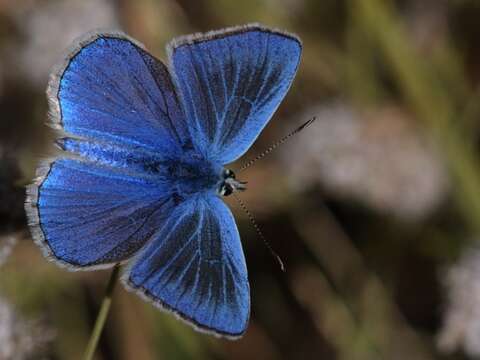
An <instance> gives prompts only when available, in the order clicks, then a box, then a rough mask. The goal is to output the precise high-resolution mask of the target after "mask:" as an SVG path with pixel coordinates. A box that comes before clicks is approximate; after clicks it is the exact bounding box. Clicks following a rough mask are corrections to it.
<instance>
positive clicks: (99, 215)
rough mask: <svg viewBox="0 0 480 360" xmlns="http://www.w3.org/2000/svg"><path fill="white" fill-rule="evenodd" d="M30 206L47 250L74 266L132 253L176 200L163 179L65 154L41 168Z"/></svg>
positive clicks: (100, 264) (37, 233)
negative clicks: (115, 168)
mask: <svg viewBox="0 0 480 360" xmlns="http://www.w3.org/2000/svg"><path fill="white" fill-rule="evenodd" d="M40 172H41V174H39V175H40V178H39V180H38V183H37V184H36V185H33V186H31V187H30V188H29V198H28V200H27V203H26V209H27V212H28V215H29V222H30V226H31V228H32V229H33V235H34V237H35V240H36V241H37V243H39V244H40V245H41V247H42V249H43V250H44V252H45V253H46V255H47V256H48V257H49V258H51V259H53V260H56V261H57V262H58V263H60V264H62V265H65V266H67V267H68V268H70V269H75V270H78V269H81V270H87V269H92V268H102V267H109V266H113V265H114V264H116V263H119V262H123V261H125V260H127V259H129V258H130V257H131V256H132V255H133V254H134V253H135V252H136V251H137V250H138V249H139V248H141V247H142V246H143V245H144V244H145V242H146V241H148V239H149V238H150V237H151V236H152V235H153V234H154V233H155V231H156V230H157V228H158V227H160V226H161V225H162V223H163V221H164V220H163V219H164V217H165V214H168V213H169V212H170V211H171V209H172V208H173V206H174V203H173V201H172V198H171V196H169V195H167V192H166V191H165V189H162V188H161V186H159V184H158V183H157V182H154V181H151V179H149V178H145V177H139V176H133V175H132V174H131V173H124V172H121V171H116V170H114V169H113V168H109V167H104V166H100V165H98V164H94V163H87V162H84V161H79V160H74V159H68V158H59V159H56V160H55V161H53V162H52V163H49V164H46V165H45V166H44V167H43V168H40Z"/></svg>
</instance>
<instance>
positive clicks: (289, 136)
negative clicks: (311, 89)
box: [238, 116, 317, 171]
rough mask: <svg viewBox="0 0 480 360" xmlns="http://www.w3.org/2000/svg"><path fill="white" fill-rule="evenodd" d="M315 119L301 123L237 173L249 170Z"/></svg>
mask: <svg viewBox="0 0 480 360" xmlns="http://www.w3.org/2000/svg"><path fill="white" fill-rule="evenodd" d="M316 119H317V118H316V117H315V116H314V117H312V118H311V119H310V120H308V121H307V122H305V123H303V124H302V125H300V126H299V127H298V128H296V129H295V130H293V131H292V132H291V133H290V134H288V135H286V136H284V137H283V138H281V139H280V140H277V141H275V142H274V143H273V144H272V145H270V146H269V147H268V148H267V149H266V150H264V151H263V152H261V153H260V154H258V155H257V156H256V157H255V158H253V159H251V160H249V161H247V162H246V163H245V164H244V165H243V166H242V167H241V168H240V170H238V171H243V170H245V169H246V168H249V167H250V166H252V165H253V164H254V163H255V162H256V161H257V160H260V159H262V158H263V157H265V156H266V155H267V154H269V153H271V152H272V151H273V150H275V148H277V147H278V146H279V145H281V144H283V143H284V142H285V141H287V140H288V139H290V138H291V137H292V136H293V135H295V134H298V133H299V132H300V131H302V130H303V129H305V128H306V127H307V126H309V125H311V124H312V123H313V122H314V121H315V120H316Z"/></svg>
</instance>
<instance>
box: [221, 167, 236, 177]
mask: <svg viewBox="0 0 480 360" xmlns="http://www.w3.org/2000/svg"><path fill="white" fill-rule="evenodd" d="M223 178H224V179H228V178H232V179H235V173H234V172H233V171H232V170H230V169H225V170H224V171H223Z"/></svg>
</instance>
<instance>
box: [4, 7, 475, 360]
mask: <svg viewBox="0 0 480 360" xmlns="http://www.w3.org/2000/svg"><path fill="white" fill-rule="evenodd" d="M478 19H480V4H479V3H478V1H475V0H470V1H469V0H456V1H454V0H451V1H443V0H422V1H415V0H411V1H400V0H399V1H382V0H368V1H367V0H348V1H347V0H340V1H339V0H322V1H318V0H261V1H258V0H242V1H227V0H215V1H214V0H178V1H173V0H164V1H155V0H137V1H133V0H132V1H127V0H123V1H120V0H119V1H108V0H84V1H80V0H78V1H75V0H43V1H40V0H39V1H32V0H30V1H29V0H15V1H13V0H3V1H2V0H0V262H1V263H2V265H1V267H0V359H79V358H80V357H81V354H82V352H83V350H84V348H85V345H86V342H87V340H88V336H89V332H90V330H91V328H92V326H93V322H94V320H95V317H96V314H97V311H98V308H99V304H100V302H101V299H102V296H103V291H104V288H105V285H106V283H107V280H108V276H109V272H108V271H98V272H88V273H69V272H67V271H65V270H63V269H60V268H58V267H56V266H55V265H53V264H51V263H49V262H47V261H46V260H45V259H44V258H43V256H42V255H41V252H40V250H39V249H38V248H37V246H35V245H34V244H33V242H32V240H31V238H30V236H29V233H28V229H27V227H26V220H25V215H24V212H23V201H24V186H25V185H26V184H28V183H29V182H30V181H31V179H32V178H33V176H34V173H35V167H36V164H37V161H38V160H39V159H41V158H43V157H45V156H47V155H49V154H51V153H52V146H51V140H52V139H53V132H52V131H51V130H50V129H49V128H47V127H46V126H45V125H44V123H45V121H46V116H47V102H46V97H45V88H46V84H47V79H48V74H49V71H50V68H51V66H52V65H54V64H55V63H56V62H58V61H59V60H61V53H62V52H63V50H64V49H65V48H66V47H67V46H68V45H69V44H70V42H71V41H72V40H73V39H74V38H75V37H77V36H78V35H81V34H82V33H84V32H87V31H90V30H92V29H97V28H110V29H111V28H115V29H118V28H119V29H123V30H124V31H125V32H127V33H128V34H130V35H131V36H132V37H134V38H136V39H138V40H139V41H141V42H142V43H144V44H145V45H146V47H147V48H148V49H150V51H152V52H153V53H154V54H155V55H157V56H158V57H160V58H163V59H164V58H165V52H164V48H165V45H166V43H167V42H168V41H169V40H170V39H171V38H173V37H175V36H178V35H183V34H189V33H192V32H197V31H208V30H212V29H218V28H222V27H225V26H233V25H240V24H244V23H248V22H257V21H258V22H261V23H263V24H265V25H267V26H271V27H276V28H281V29H285V30H287V31H290V32H294V33H296V34H298V35H299V36H300V37H301V38H302V40H303V43H304V52H303V60H302V63H301V66H300V69H299V72H298V75H297V78H296V80H295V83H294V85H293V87H292V89H291V90H290V92H289V94H288V95H287V97H286V99H285V101H284V102H283V104H282V105H281V107H280V109H279V110H278V111H277V113H276V114H275V116H274V117H273V119H272V121H271V123H270V124H269V126H268V127H267V128H266V130H265V131H264V132H263V133H262V135H261V137H260V138H259V140H258V141H257V143H256V144H255V145H254V147H253V148H252V149H251V150H250V152H249V153H248V154H247V156H246V157H245V158H244V159H243V160H246V159H247V158H250V157H254V156H255V155H256V154H258V153H259V152H260V151H261V150H263V149H264V148H265V147H267V146H268V145H269V144H270V143H271V142H272V141H275V140H277V139H279V138H281V137H282V136H283V135H285V134H287V133H288V132H289V131H291V130H293V129H294V128H295V127H296V126H298V125H299V124H300V123H302V122H304V121H306V120H308V119H309V117H311V116H312V115H316V116H317V117H318V120H317V122H316V123H315V124H314V125H312V126H310V127H309V128H308V129H306V130H305V131H304V132H302V133H300V134H299V135H297V136H296V137H294V138H293V139H291V140H289V142H288V143H286V144H285V145H283V146H282V147H281V148H280V149H279V150H277V151H276V152H274V153H273V154H272V155H271V156H269V157H268V158H266V159H265V160H262V161H261V162H258V163H257V164H256V165H255V166H254V167H252V168H250V169H249V170H248V171H245V172H244V173H242V179H245V180H248V181H249V189H248V191H247V192H246V193H245V194H244V196H243V199H244V200H245V202H246V203H247V205H248V207H249V209H250V210H251V211H252V212H253V214H254V215H255V217H256V220H257V222H258V223H259V225H260V227H261V228H262V230H263V232H264V234H265V236H266V237H267V238H268V240H269V241H270V243H271V245H272V246H273V248H274V249H276V251H277V252H278V253H279V254H280V255H281V256H282V258H283V260H284V261H285V263H286V267H287V272H286V273H282V272H281V271H280V270H279V267H278V266H277V264H276V263H275V260H274V259H273V258H272V256H271V255H270V254H269V252H268V250H267V248H266V247H265V246H264V245H263V244H262V241H261V239H259V237H258V236H257V235H256V232H255V229H254V228H253V226H252V225H251V224H250V223H249V221H248V218H247V217H246V216H245V214H244V213H243V212H242V211H241V209H239V207H238V205H237V204H235V203H234V202H229V203H230V204H231V205H232V208H233V211H234V213H235V216H236V218H237V222H238V225H239V228H240V233H241V236H242V241H243V245H244V250H245V253H246V258H247V264H248V268H249V275H250V283H251V293H252V319H251V322H250V326H249V329H248V331H247V333H246V335H245V336H244V337H243V338H242V339H241V340H239V341H235V342H230V341H226V340H219V339H215V338H213V337H210V336H207V335H203V334H199V333H196V332H194V331H193V330H191V329H190V328H189V327H187V326H186V325H184V324H182V323H181V322H179V321H177V320H175V319H174V317H172V316H170V315H167V314H163V313H160V312H159V311H157V310H156V309H154V308H153V307H152V306H150V305H148V304H146V303H144V302H143V301H142V300H140V299H139V298H137V297H136V296H135V295H132V294H130V293H127V292H125V291H124V289H123V288H122V287H121V286H118V287H117V289H116V291H115V295H114V302H113V307H112V311H111V314H110V317H109V319H108V322H107V327H106V331H105V333H104V336H103V337H102V338H101V342H100V346H99V351H98V353H97V355H98V359H105V360H107V359H121V360H123V359H125V360H126V359H140V360H142V359H267V360H268V359H328V360H330V359H345V360H362V359H365V360H375V359H389V360H390V359H393V360H395V359H402V360H403V359H409V360H416V359H418V360H420V359H422V360H423V359H426V360H429V359H474V358H476V357H477V358H478V357H479V356H480V279H479V275H480V250H478V247H477V243H478V241H479V240H480V237H479V231H480V168H479V166H480V163H479V149H478V147H479V143H478V135H479V130H480V126H479V124H480V123H479V120H480V101H479V100H480V93H479V80H480V23H479V21H478ZM239 165H240V164H235V165H234V166H233V168H234V169H235V166H237V168H238V166H239Z"/></svg>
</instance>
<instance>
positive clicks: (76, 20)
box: [6, 0, 119, 87]
mask: <svg viewBox="0 0 480 360" xmlns="http://www.w3.org/2000/svg"><path fill="white" fill-rule="evenodd" d="M10 11H11V14H10V15H11V17H12V20H13V22H14V23H15V24H16V26H17V28H18V31H19V32H20V35H21V39H18V41H17V42H15V43H11V44H9V46H8V47H7V49H6V51H7V54H6V55H7V57H8V58H9V61H10V68H11V69H17V70H18V71H20V73H21V74H22V75H24V76H25V78H27V79H29V80H30V81H31V82H32V83H33V85H37V86H40V87H44V86H45V85H46V83H47V80H48V75H49V73H50V71H51V68H52V66H53V65H55V64H57V63H58V62H59V60H60V55H61V54H62V52H63V51H64V50H65V49H66V48H68V46H70V44H71V43H72V41H73V40H74V39H75V38H77V37H78V36H80V35H82V34H84V33H86V32H88V31H92V30H95V29H98V28H103V29H105V28H107V29H114V28H118V26H119V25H118V24H119V22H118V18H117V14H116V12H115V7H114V4H113V1H110V0H82V1H77V0H60V1H52V0H49V1H43V2H41V3H38V2H32V3H30V2H21V3H19V4H18V5H15V6H13V7H11V9H10Z"/></svg>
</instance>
